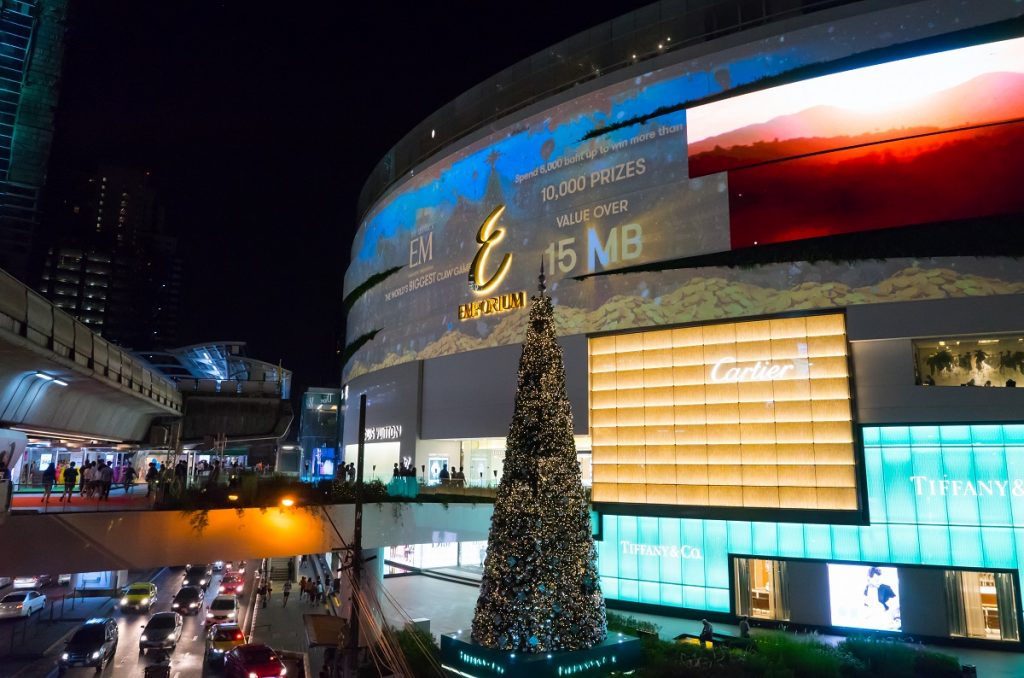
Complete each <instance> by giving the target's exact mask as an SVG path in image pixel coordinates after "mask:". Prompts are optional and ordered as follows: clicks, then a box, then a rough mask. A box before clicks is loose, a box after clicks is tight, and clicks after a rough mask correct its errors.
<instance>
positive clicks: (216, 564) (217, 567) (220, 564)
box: [213, 560, 224, 572]
mask: <svg viewBox="0 0 1024 678" xmlns="http://www.w3.org/2000/svg"><path fill="white" fill-rule="evenodd" d="M223 569H224V561H223V560H215V561H213V571H214V572H220V571H221V570H223Z"/></svg>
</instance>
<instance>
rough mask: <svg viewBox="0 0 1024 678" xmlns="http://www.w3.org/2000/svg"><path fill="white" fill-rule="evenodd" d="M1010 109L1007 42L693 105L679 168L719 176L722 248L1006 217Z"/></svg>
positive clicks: (1023, 113) (1017, 66)
mask: <svg viewBox="0 0 1024 678" xmlns="http://www.w3.org/2000/svg"><path fill="white" fill-rule="evenodd" d="M1022 117H1024V38H1016V39H1013V40H1005V41H1001V42H993V43H987V44H982V45H975V46H972V47H965V48H962V49H954V50H949V51H945V52H939V53H935V54H927V55H924V56H918V57H913V58H909V59H903V60H900V61H892V62H888V63H883V64H879V65H875V66H869V67H866V68H859V69H855V70H850V71H844V72H841V73H833V74H830V75H825V76H822V77H818V78H812V79H809V80H802V81H799V82H794V83H790V84H786V85H781V86H778V87H772V88H769V89H764V90H760V91H756V92H752V93H749V94H744V95H740V96H736V97H732V98H729V99H724V100H721V101H716V102H713V103H709V104H706V105H703V106H697V107H694V108H691V109H689V110H688V111H687V143H688V147H689V157H690V176H691V177H703V176H707V175H711V174H714V173H717V172H728V178H729V181H728V184H729V206H730V223H731V233H732V246H733V247H747V246H751V245H757V244H765V243H771V242H782V241H786V240H798V239H801V238H811V237H816V236H823V235H833V234H837V233H848V232H855V231H865V230H871V229H878V228H889V227H892V226H901V225H909V224H920V223H928V222H933V221H946V220H953V219H961V218H966V217H972V216H982V215H997V214H1008V213H1015V212H1019V211H1021V210H1022V209H1024V195H1022V194H1021V192H1020V191H1018V190H1016V188H1015V187H1014V186H1013V184H1012V182H1007V181H1006V180H1005V177H1006V176H1011V175H1012V176H1017V175H1019V173H1020V172H1021V170H1024V124H1022V123H1020V120H1021V118H1022ZM968 167H969V168H970V171H966V168H968ZM839 205H842V206H844V209H842V210H839V209H837V206H839Z"/></svg>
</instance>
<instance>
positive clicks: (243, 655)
mask: <svg viewBox="0 0 1024 678" xmlns="http://www.w3.org/2000/svg"><path fill="white" fill-rule="evenodd" d="M224 675H225V676H226V677H227V678H278V677H279V676H286V675H288V669H286V668H285V665H284V662H282V661H281V658H280V657H279V656H278V654H277V652H275V651H274V650H273V649H272V648H270V647H268V646H267V645H259V644H246V645H239V646H238V647H236V648H235V649H233V650H231V651H230V652H228V653H227V654H226V655H224Z"/></svg>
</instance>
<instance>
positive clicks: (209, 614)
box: [206, 595, 238, 626]
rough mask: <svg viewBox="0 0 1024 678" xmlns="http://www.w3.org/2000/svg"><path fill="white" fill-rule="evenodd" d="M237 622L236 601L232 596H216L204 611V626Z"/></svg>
mask: <svg viewBox="0 0 1024 678" xmlns="http://www.w3.org/2000/svg"><path fill="white" fill-rule="evenodd" d="M234 621H238V599H237V598H235V597H234V596H233V595H230V596H217V597H216V598H214V599H213V600H212V601H210V607H209V608H207V610H206V624H207V626H209V625H210V624H220V623H222V622H234Z"/></svg>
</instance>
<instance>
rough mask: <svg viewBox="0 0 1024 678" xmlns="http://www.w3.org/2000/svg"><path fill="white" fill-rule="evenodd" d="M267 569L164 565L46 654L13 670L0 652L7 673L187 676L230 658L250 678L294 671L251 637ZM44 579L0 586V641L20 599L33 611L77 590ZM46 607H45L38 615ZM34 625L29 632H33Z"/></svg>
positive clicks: (24, 676)
mask: <svg viewBox="0 0 1024 678" xmlns="http://www.w3.org/2000/svg"><path fill="white" fill-rule="evenodd" d="M261 574H262V573H261V572H260V563H259V561H253V562H251V563H245V562H234V563H230V567H227V566H226V564H225V563H223V562H218V563H211V564H202V563H200V564H196V563H193V564H190V565H180V566H174V567H165V568H163V569H161V570H158V571H157V572H156V573H155V574H152V575H151V576H150V577H149V578H147V579H143V580H137V581H132V582H131V583H130V584H128V585H127V586H125V587H123V589H121V590H120V591H119V592H118V595H117V596H115V597H114V598H113V600H112V605H111V604H110V601H105V602H104V606H103V607H102V608H99V611H98V612H97V613H96V614H95V616H91V617H89V618H88V619H85V620H83V621H81V622H80V623H79V624H78V625H77V626H75V627H74V628H73V629H71V630H70V631H68V632H67V634H66V635H65V636H64V637H62V638H58V639H57V640H56V641H54V642H53V643H52V644H51V645H50V646H49V648H47V650H46V652H45V654H44V656H42V657H41V658H38V659H35V660H33V661H32V662H31V663H27V664H26V663H20V664H19V663H12V665H11V668H10V669H7V668H5V666H4V665H5V661H4V660H3V659H0V675H2V676H5V677H7V676H10V677H11V678H36V677H37V676H45V677H46V678H50V677H51V676H68V677H69V678H70V677H72V676H104V677H115V676H124V677H126V678H127V677H128V676H132V677H135V676H141V677H146V678H150V677H155V678H159V677H161V676H166V677H167V678H186V677H193V676H220V675H227V674H225V672H224V668H225V663H227V665H228V669H229V671H233V672H235V673H237V674H238V675H244V676H245V678H248V676H250V675H258V676H259V677H260V678H264V677H265V676H268V677H269V676H285V675H295V674H296V673H297V672H296V671H294V670H293V671H291V672H289V671H288V670H287V668H286V665H285V663H282V661H281V660H280V658H279V657H277V656H276V652H275V651H274V650H272V649H271V648H267V647H266V646H264V645H259V644H247V643H246V641H247V640H249V639H250V634H251V631H252V623H253V618H252V615H253V607H254V604H255V602H256V601H255V600H254V596H255V595H256V593H255V592H256V591H257V589H258V584H259V580H258V579H257V577H259V576H261ZM38 584H39V585H37V586H36V587H35V588H28V587H27V584H26V585H25V586H24V587H22V588H14V587H13V586H6V587H4V588H2V589H0V642H3V639H4V638H6V637H7V636H6V635H5V634H4V629H3V627H4V626H7V625H9V624H11V623H12V621H10V620H7V619H4V618H3V617H18V616H20V615H22V614H23V610H24V609H25V608H24V607H22V608H18V607H16V606H17V605H22V606H26V605H27V606H29V607H30V608H32V609H30V610H29V611H28V612H25V613H24V614H29V615H31V614H33V613H34V608H36V607H39V608H40V609H42V607H43V606H42V605H41V604H40V603H39V602H37V601H38V599H39V598H42V597H44V596H48V597H51V598H53V597H54V596H56V598H57V599H58V600H59V599H60V598H61V597H63V596H66V595H68V594H69V593H70V592H69V591H68V590H67V589H66V588H63V587H61V586H60V585H58V583H57V581H56V580H54V581H52V582H47V581H41V582H38ZM8 599H10V600H8ZM45 614H46V611H45V610H42V612H41V613H38V614H37V615H36V616H37V618H40V619H41V618H43V617H44V616H45ZM28 621H34V620H32V619H30V620H28ZM28 628H30V629H36V630H38V626H36V627H28ZM9 631H10V633H11V642H12V644H14V642H15V640H16V639H17V638H18V637H19V636H17V635H16V632H15V630H14V628H13V627H12V628H11V629H9ZM33 632H34V631H28V634H29V638H31V634H32V633H33ZM21 637H22V638H24V636H21ZM236 648H237V649H236ZM225 658H227V662H225ZM246 662H249V664H253V663H254V662H255V663H256V664H258V667H257V666H256V664H253V666H254V669H253V670H252V671H250V670H249V669H246V670H245V671H244V672H242V673H238V671H241V670H242V668H244V667H246V666H249V664H247V663H246Z"/></svg>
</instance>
